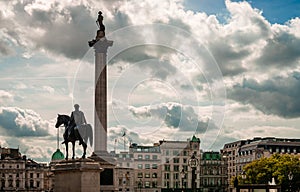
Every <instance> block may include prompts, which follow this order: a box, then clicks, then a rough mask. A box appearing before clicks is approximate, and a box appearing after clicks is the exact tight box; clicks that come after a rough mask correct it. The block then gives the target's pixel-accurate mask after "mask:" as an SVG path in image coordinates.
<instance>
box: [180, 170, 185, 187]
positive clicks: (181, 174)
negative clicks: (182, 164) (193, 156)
mask: <svg viewBox="0 0 300 192" xmlns="http://www.w3.org/2000/svg"><path fill="white" fill-rule="evenodd" d="M180 176H181V191H182V192H183V179H184V178H185V172H184V169H182V170H181V172H180Z"/></svg>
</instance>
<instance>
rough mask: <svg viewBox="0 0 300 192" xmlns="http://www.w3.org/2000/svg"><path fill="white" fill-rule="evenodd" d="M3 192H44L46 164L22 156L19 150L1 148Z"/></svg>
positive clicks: (0, 163)
mask: <svg viewBox="0 0 300 192" xmlns="http://www.w3.org/2000/svg"><path fill="white" fill-rule="evenodd" d="M0 154H1V159H0V166H1V169H0V176H1V182H0V189H1V191H43V190H44V171H45V167H46V165H45V164H40V163H37V162H35V161H33V160H31V159H27V158H26V156H21V153H20V152H19V149H12V148H2V147H1V148H0Z"/></svg>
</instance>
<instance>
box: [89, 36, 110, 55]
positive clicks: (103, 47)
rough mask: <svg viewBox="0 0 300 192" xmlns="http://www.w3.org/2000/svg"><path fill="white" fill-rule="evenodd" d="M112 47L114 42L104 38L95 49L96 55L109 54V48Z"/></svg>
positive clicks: (97, 43) (96, 44)
mask: <svg viewBox="0 0 300 192" xmlns="http://www.w3.org/2000/svg"><path fill="white" fill-rule="evenodd" d="M112 45H113V41H111V40H107V39H106V37H102V38H101V39H99V40H98V41H97V42H96V43H95V45H94V46H93V47H94V49H95V53H107V49H108V47H111V46H112Z"/></svg>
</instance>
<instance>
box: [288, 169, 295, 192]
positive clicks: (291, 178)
mask: <svg viewBox="0 0 300 192" xmlns="http://www.w3.org/2000/svg"><path fill="white" fill-rule="evenodd" d="M293 177H294V175H293V173H292V172H291V171H290V172H289V174H288V178H289V181H290V191H292V180H293Z"/></svg>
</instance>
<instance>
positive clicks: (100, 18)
mask: <svg viewBox="0 0 300 192" xmlns="http://www.w3.org/2000/svg"><path fill="white" fill-rule="evenodd" d="M96 24H97V26H98V27H99V30H97V34H96V38H95V39H93V40H91V41H89V42H88V43H89V46H90V47H92V46H93V45H94V44H95V43H96V42H97V41H98V40H99V39H101V38H103V37H105V26H104V24H103V16H102V12H101V11H99V12H98V18H97V20H96Z"/></svg>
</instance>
